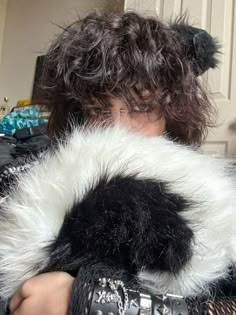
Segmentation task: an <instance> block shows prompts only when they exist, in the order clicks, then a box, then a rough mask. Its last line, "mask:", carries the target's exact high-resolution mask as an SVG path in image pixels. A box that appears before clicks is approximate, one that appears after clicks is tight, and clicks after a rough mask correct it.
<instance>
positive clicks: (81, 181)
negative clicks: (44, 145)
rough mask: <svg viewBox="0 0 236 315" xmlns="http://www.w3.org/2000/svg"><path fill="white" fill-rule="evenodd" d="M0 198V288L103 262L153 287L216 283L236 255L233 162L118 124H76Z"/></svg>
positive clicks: (180, 290)
mask: <svg viewBox="0 0 236 315" xmlns="http://www.w3.org/2000/svg"><path fill="white" fill-rule="evenodd" d="M8 194H9V196H8V197H7V198H6V199H5V200H4V202H2V203H1V205H0V296H2V297H3V298H9V297H10V296H11V295H12V294H13V293H14V292H15V290H16V289H17V288H18V287H19V286H20V285H21V284H22V283H23V282H24V281H25V280H27V279H28V278H30V277H32V276H34V275H36V274H38V273H41V272H45V271H50V270H64V271H68V272H70V273H71V274H75V273H76V272H77V270H78V268H79V267H80V266H82V265H84V264H86V265H88V264H101V263H102V264H103V265H104V266H106V268H108V269H109V268H110V269H111V270H120V271H121V272H122V274H129V275H131V277H134V278H135V279H138V281H139V283H140V285H141V286H143V287H145V288H147V289H149V290H150V292H155V293H166V292H169V293H174V294H180V295H183V296H185V297H190V296H199V295H201V294H205V293H209V292H210V290H211V288H212V286H214V285H216V284H217V283H218V282H220V281H222V280H225V279H227V278H228V277H229V270H230V268H232V266H234V265H235V264H236V228H235V227H236V183H235V180H234V178H233V175H232V169H231V166H230V163H229V162H226V161H225V160H224V159H223V158H217V157H212V156H208V155H204V154H202V153H199V152H196V151H195V150H193V149H191V148H188V147H184V146H181V145H178V144H176V143H173V142H171V141H169V140H167V139H165V138H164V137H155V138H147V137H144V136H142V135H140V134H138V133H132V132H129V131H127V130H125V129H122V128H120V127H107V128H99V127H97V128H94V129H92V130H86V129H75V131H74V132H73V133H72V134H71V135H70V136H69V137H68V138H67V139H66V141H61V143H60V144H59V145H58V147H57V149H54V150H49V151H48V152H46V153H45V154H44V155H43V157H41V158H40V160H38V161H33V162H32V167H30V168H29V170H28V171H25V172H23V173H22V174H19V175H18V176H17V178H16V183H15V185H14V186H13V187H12V188H11V189H10V191H8Z"/></svg>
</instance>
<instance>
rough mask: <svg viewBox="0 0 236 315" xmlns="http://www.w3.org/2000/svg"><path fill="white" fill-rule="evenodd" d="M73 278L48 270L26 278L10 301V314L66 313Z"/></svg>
mask: <svg viewBox="0 0 236 315" xmlns="http://www.w3.org/2000/svg"><path fill="white" fill-rule="evenodd" d="M73 282H74V278H73V277H72V276H70V275H69V274H68V273H66V272H49V273H45V274H41V275H39V276H36V277H33V278H31V279H29V280H27V281H26V282H25V283H23V285H22V286H21V287H20V288H19V289H18V290H17V291H16V293H15V294H14V295H13V297H12V298H11V301H10V305H9V308H10V312H11V314H12V315H67V314H68V312H69V305H70V296H71V290H72V285H73Z"/></svg>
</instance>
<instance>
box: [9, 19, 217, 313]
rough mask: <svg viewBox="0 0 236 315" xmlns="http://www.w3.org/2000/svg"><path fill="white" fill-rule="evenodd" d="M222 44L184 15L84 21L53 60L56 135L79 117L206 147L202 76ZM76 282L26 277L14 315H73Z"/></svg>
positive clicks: (63, 37)
mask: <svg viewBox="0 0 236 315" xmlns="http://www.w3.org/2000/svg"><path fill="white" fill-rule="evenodd" d="M206 43H207V44H206ZM217 49H218V48H217V44H216V43H215V42H214V40H213V39H212V38H211V37H210V36H209V35H208V34H207V33H206V32H205V31H203V30H200V29H197V28H193V27H191V26H188V25H186V23H185V22H184V20H183V19H182V20H181V19H180V20H178V21H176V22H174V23H173V24H170V25H165V24H164V23H162V22H160V21H159V20H157V19H154V18H145V17H141V16H139V15H137V14H135V13H125V14H123V15H90V16H88V17H86V18H84V19H82V20H79V21H76V22H75V23H73V24H72V25H70V26H69V27H68V28H66V29H65V30H63V32H62V34H60V35H59V36H58V37H57V38H56V40H55V41H54V42H53V43H52V45H51V47H50V48H49V50H48V52H47V55H46V57H45V70H44V81H43V85H44V93H45V94H44V95H45V99H44V102H47V104H48V107H49V109H50V111H51V117H50V121H49V134H50V136H51V137H52V138H55V137H56V138H58V137H59V138H60V137H63V136H64V133H65V131H68V130H69V129H70V126H71V125H72V122H73V123H77V124H80V125H83V124H86V125H87V126H90V125H93V124H94V123H97V122H99V123H103V122H104V121H105V122H106V123H107V122H109V123H119V124H121V125H123V126H125V127H128V128H129V129H131V130H133V131H135V132H141V133H143V134H144V135H146V136H148V137H155V136H160V135H163V134H165V135H166V136H167V137H169V138H170V139H172V140H174V141H176V142H179V143H181V144H186V145H194V146H196V147H198V146H199V145H200V144H201V143H202V141H203V140H204V139H205V137H206V135H207V128H208V127H210V126H213V125H214V119H215V116H214V115H215V112H214V109H213V107H212V105H211V104H210V101H209V99H208V96H207V94H206V93H205V91H204V88H203V87H202V85H201V84H200V83H199V80H198V78H197V76H198V75H200V74H202V73H203V72H205V71H206V70H207V69H208V68H209V67H212V68H214V67H215V66H216V64H217V62H216V59H215V53H216V52H217ZM73 282H74V278H73V277H72V276H71V275H69V274H67V273H64V272H53V273H45V274H43V275H39V276H36V277H34V278H32V279H30V280H28V281H26V282H25V283H24V284H23V285H22V286H21V287H20V288H19V289H18V290H17V292H16V293H15V294H14V296H13V297H12V299H11V301H10V311H11V314H13V315H21V314H24V315H31V314H34V315H37V314H44V315H52V314H56V315H60V314H61V315H66V314H68V309H69V302H70V295H71V290H72V285H73ZM58 301H60V303H58Z"/></svg>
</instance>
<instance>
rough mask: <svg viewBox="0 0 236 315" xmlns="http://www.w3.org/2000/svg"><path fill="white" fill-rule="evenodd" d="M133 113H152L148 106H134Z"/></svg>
mask: <svg viewBox="0 0 236 315" xmlns="http://www.w3.org/2000/svg"><path fill="white" fill-rule="evenodd" d="M133 111H134V112H140V113H143V112H150V111H152V108H151V107H150V106H148V105H136V106H134V108H133Z"/></svg>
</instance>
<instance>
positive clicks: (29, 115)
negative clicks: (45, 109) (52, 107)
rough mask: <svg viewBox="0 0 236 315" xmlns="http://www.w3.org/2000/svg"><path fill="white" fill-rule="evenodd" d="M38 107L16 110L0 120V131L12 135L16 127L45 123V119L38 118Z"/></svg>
mask: <svg viewBox="0 0 236 315" xmlns="http://www.w3.org/2000/svg"><path fill="white" fill-rule="evenodd" d="M39 114H40V111H39V109H38V108H30V109H24V110H16V111H14V112H11V113H9V114H7V115H6V116H4V118H3V119H2V120H0V133H5V134H7V135H14V134H15V132H16V130H17V129H22V128H29V127H36V126H39V125H42V124H44V123H47V119H45V118H39Z"/></svg>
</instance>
